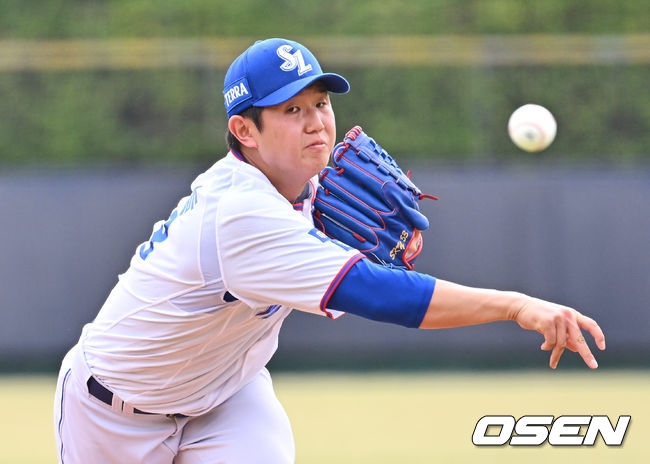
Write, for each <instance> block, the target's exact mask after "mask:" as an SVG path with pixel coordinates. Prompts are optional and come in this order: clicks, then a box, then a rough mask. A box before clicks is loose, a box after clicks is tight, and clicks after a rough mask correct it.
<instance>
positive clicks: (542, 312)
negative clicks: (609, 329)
mask: <svg viewBox="0 0 650 464" xmlns="http://www.w3.org/2000/svg"><path fill="white" fill-rule="evenodd" d="M513 319H514V320H515V321H516V322H517V323H518V324H519V325H520V326H521V327H522V328H524V329H528V330H536V331H537V332H539V333H541V334H542V335H543V336H544V343H542V346H541V349H542V350H545V351H551V359H550V362H549V365H550V366H551V368H552V369H555V368H556V367H557V364H558V362H559V361H560V357H561V356H562V353H563V352H564V349H565V348H568V349H569V350H571V351H574V352H577V353H578V354H580V356H581V357H582V359H583V360H584V362H585V363H586V364H587V366H589V367H590V368H592V369H596V368H597V367H598V363H597V362H596V359H595V358H594V355H593V354H592V353H591V350H590V349H589V346H588V345H587V342H586V341H585V338H584V337H583V335H582V331H583V330H586V331H587V332H589V333H590V334H591V336H592V337H593V338H594V340H595V341H596V346H597V347H598V348H599V349H600V350H604V349H605V335H604V334H603V331H602V330H601V329H600V327H599V326H598V324H597V323H596V321H594V320H593V319H591V318H589V317H587V316H585V315H583V314H580V313H579V312H578V311H576V310H575V309H572V308H568V307H566V306H561V305H558V304H555V303H550V302H548V301H544V300H539V299H537V298H530V297H529V298H526V299H525V301H524V303H523V305H522V306H521V307H520V309H519V310H518V312H517V313H516V314H515V316H514V318H513Z"/></svg>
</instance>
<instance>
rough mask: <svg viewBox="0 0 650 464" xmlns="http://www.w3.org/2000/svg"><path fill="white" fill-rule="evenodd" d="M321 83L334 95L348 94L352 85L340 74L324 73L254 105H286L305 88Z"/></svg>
mask: <svg viewBox="0 0 650 464" xmlns="http://www.w3.org/2000/svg"><path fill="white" fill-rule="evenodd" d="M316 81H321V82H323V83H324V84H325V88H326V89H327V90H328V91H330V92H333V93H347V92H348V91H349V90H350V84H349V83H348V81H347V80H346V79H345V78H344V77H343V76H339V75H338V74H333V73H324V74H318V75H316V76H308V77H304V78H302V79H298V80H297V81H293V82H291V83H290V84H288V85H285V86H284V87H282V88H280V89H278V90H276V91H275V92H273V93H272V94H270V95H267V96H266V97H264V98H262V99H261V100H258V101H256V102H255V103H254V105H255V106H273V105H279V104H280V103H284V102H285V101H287V100H289V99H290V98H293V97H294V96H296V95H297V94H298V93H300V92H301V91H302V90H303V89H304V88H305V87H307V86H309V85H310V84H311V83H313V82H316Z"/></svg>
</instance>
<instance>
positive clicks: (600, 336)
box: [578, 314, 605, 350]
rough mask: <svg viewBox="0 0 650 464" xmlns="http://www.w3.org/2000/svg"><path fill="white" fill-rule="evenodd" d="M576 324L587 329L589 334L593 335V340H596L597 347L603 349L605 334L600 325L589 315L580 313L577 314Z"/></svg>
mask: <svg viewBox="0 0 650 464" xmlns="http://www.w3.org/2000/svg"><path fill="white" fill-rule="evenodd" d="M578 325H579V326H580V328H582V329H584V330H587V331H588V332H589V333H590V334H591V336H592V337H594V341H595V342H596V346H597V347H598V349H600V350H604V349H605V334H604V333H603V331H602V330H601V328H600V326H599V325H598V324H597V323H596V321H594V320H593V319H592V318H590V317H587V316H583V315H582V314H580V315H579V316H578Z"/></svg>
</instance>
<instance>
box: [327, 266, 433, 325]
mask: <svg viewBox="0 0 650 464" xmlns="http://www.w3.org/2000/svg"><path fill="white" fill-rule="evenodd" d="M435 285H436V279H435V278H434V277H431V276H429V275H427V274H421V273H419V272H415V271H406V270H403V269H395V268H387V267H384V266H381V265H379V264H375V263H373V262H371V261H370V260H368V259H362V260H359V261H357V262H356V263H354V265H353V266H352V267H351V268H350V269H349V270H348V272H347V273H346V274H345V276H343V278H342V279H341V280H340V282H339V283H338V286H337V287H336V289H334V292H333V293H332V294H331V296H330V298H329V300H328V301H325V302H324V304H326V305H327V307H328V308H331V309H335V310H338V311H345V312H347V313H350V314H356V315H357V316H361V317H364V318H366V319H372V320H373V321H380V322H389V323H392V324H399V325H403V326H405V327H419V326H420V324H421V323H422V319H424V315H425V314H426V312H427V308H428V307H429V302H430V301H431V296H432V295H433V291H434V289H435Z"/></svg>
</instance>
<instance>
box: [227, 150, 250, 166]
mask: <svg viewBox="0 0 650 464" xmlns="http://www.w3.org/2000/svg"><path fill="white" fill-rule="evenodd" d="M230 153H232V154H233V156H234V157H235V158H237V159H238V160H239V161H242V162H244V163H247V164H248V161H246V158H244V155H242V154H240V153H238V152H236V151H235V150H233V149H231V150H230Z"/></svg>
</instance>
